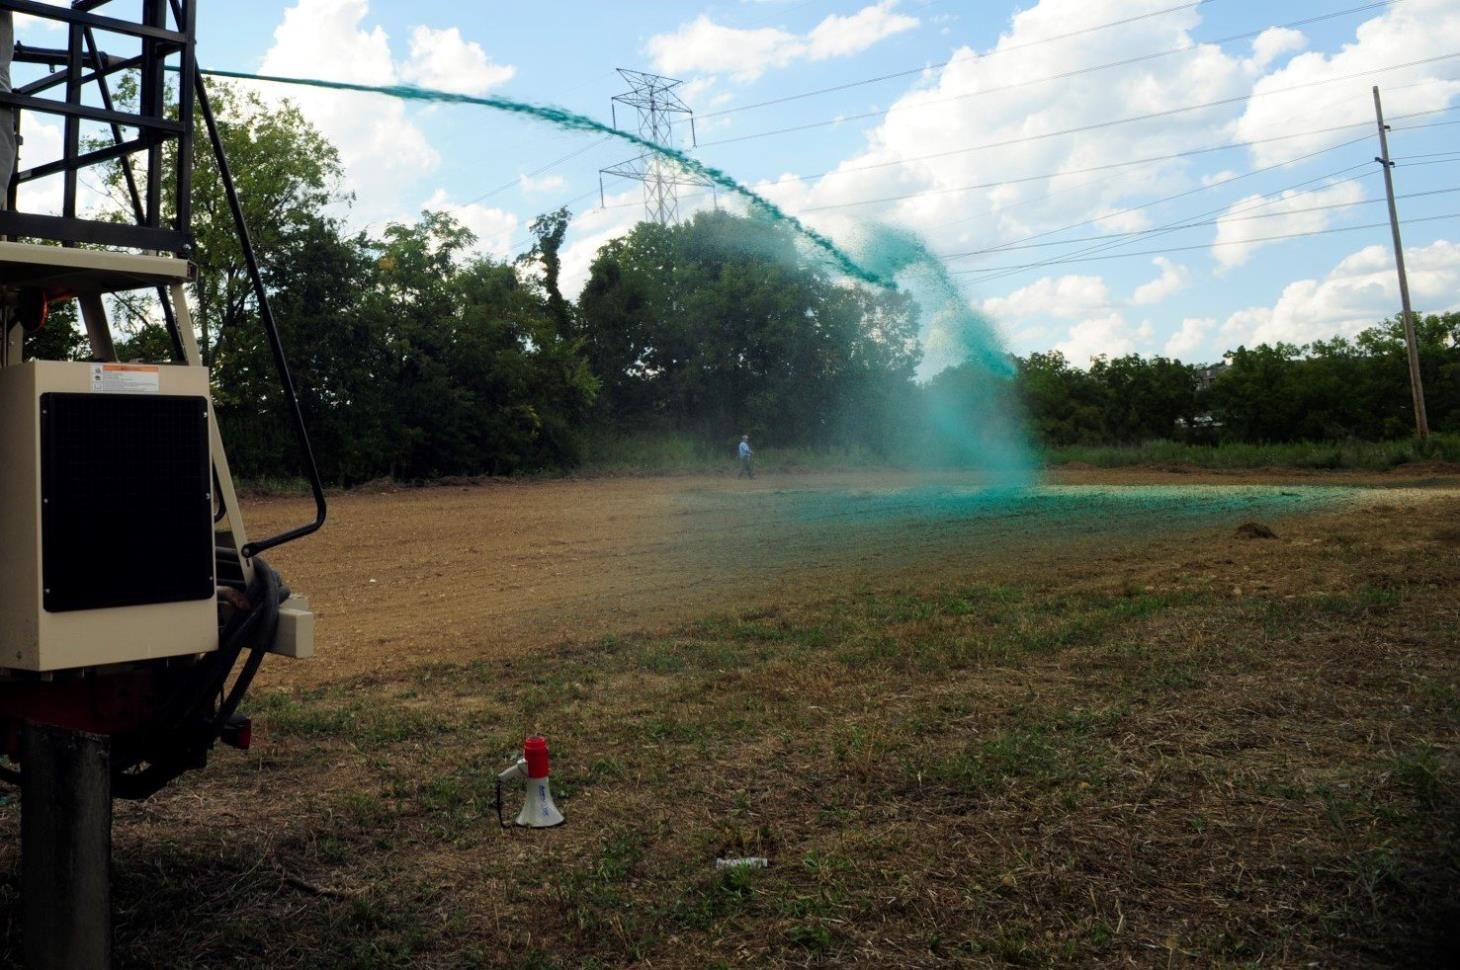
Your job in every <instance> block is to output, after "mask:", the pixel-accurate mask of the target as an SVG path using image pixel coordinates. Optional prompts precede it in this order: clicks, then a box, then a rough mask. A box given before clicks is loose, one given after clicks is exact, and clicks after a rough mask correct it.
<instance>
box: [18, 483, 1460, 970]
mask: <svg viewBox="0 0 1460 970" xmlns="http://www.w3.org/2000/svg"><path fill="white" fill-rule="evenodd" d="M248 511H249V513H250V527H251V530H252V532H253V533H254V534H255V535H263V534H265V533H267V532H270V531H271V530H273V529H275V528H282V527H285V526H289V525H294V524H297V523H298V522H300V521H303V520H304V519H305V518H307V515H308V511H309V507H308V504H307V503H304V502H300V501H298V500H294V499H263V500H256V501H254V502H252V503H250V507H249V510H248ZM1248 523H1257V524H1260V525H1263V526H1266V527H1268V528H1269V529H1270V530H1271V532H1272V533H1273V537H1271V538H1259V537H1254V536H1257V535H1261V533H1262V530H1260V529H1241V528H1240V527H1242V526H1244V525H1246V524H1248ZM272 560H273V562H274V564H275V565H276V566H277V567H278V568H279V569H280V570H281V572H283V573H284V575H285V577H286V578H287V580H288V581H289V582H290V583H291V584H292V585H293V586H295V587H296V588H298V589H299V590H301V591H305V592H308V593H309V595H310V596H311V598H312V599H313V602H314V604H315V607H316V610H317V612H318V615H319V622H320V628H319V641H318V647H319V656H318V658H317V659H315V660H313V661H309V662H290V661H285V660H282V659H273V660H271V661H270V663H268V664H267V665H266V666H265V674H264V675H263V676H262V677H261V678H260V682H259V683H258V685H257V686H256V688H255V691H254V692H253V694H252V695H251V698H250V704H249V708H250V712H251V713H252V714H253V716H254V717H255V725H256V730H255V748H254V750H253V751H251V752H250V753H248V754H246V755H245V754H240V753H237V752H232V751H220V752H218V753H217V754H216V755H215V758H214V763H213V764H212V765H210V766H209V768H208V769H207V770H206V771H203V772H199V773H196V774H193V775H190V776H188V777H187V778H185V779H183V780H182V781H181V782H179V783H178V784H177V785H175V786H174V787H172V788H170V789H169V790H167V791H165V792H164V793H162V794H161V795H159V796H157V797H156V798H154V799H152V800H150V801H148V802H146V803H142V804H140V805H137V804H119V805H118V811H117V826H116V868H115V874H116V893H117V907H118V932H117V936H118V962H119V964H120V965H122V966H137V967H151V966H167V967H221V966H226V967H232V966H239V967H243V966H248V967H265V966H267V967H274V966H278V967H452V968H456V967H463V968H464V967H477V966H502V967H517V968H540V967H542V968H550V967H563V968H567V967H618V966H645V967H687V968H688V967H716V966H719V967H730V966H869V967H924V966H979V967H983V966H1007V965H1016V966H1071V967H1084V966H1132V965H1134V966H1150V967H1173V966H1184V967H1239V966H1240V967H1247V966H1262V967H1268V966H1280V967H1288V966H1291V967H1306V966H1426V967H1428V966H1446V965H1455V963H1454V962H1453V961H1454V960H1455V958H1456V955H1457V953H1460V950H1457V949H1456V944H1457V939H1456V936H1455V931H1454V926H1455V925H1457V919H1460V888H1457V887H1460V878H1457V876H1460V831H1457V821H1456V820H1457V818H1460V813H1457V806H1460V786H1457V778H1460V772H1457V758H1456V752H1457V748H1456V744H1457V742H1460V687H1457V676H1456V670H1457V661H1460V637H1457V632H1456V631H1457V629H1460V607H1457V600H1456V591H1457V589H1460V476H1456V475H1455V473H1454V470H1447V469H1431V470H1428V471H1423V472H1419V473H1413V472H1412V473H1410V474H1408V475H1376V476H1358V475H1327V476H1323V475H1303V474H1296V473H1284V472H1272V473H1260V474H1250V475H1219V476H1213V475H1196V474H1183V473H1179V472H1160V471H1122V472H1103V471H1101V472H1097V471H1073V472H1067V473H1064V474H1062V475H1060V476H1057V477H1055V478H1054V479H1052V480H1051V481H1049V482H1047V483H1046V484H1045V485H1044V486H1041V488H1040V489H1038V490H1036V491H1035V492H1033V493H1030V494H1027V495H1022V496H1018V497H1010V496H990V495H988V494H987V493H984V492H982V491H980V490H979V489H978V488H977V484H976V483H974V482H970V481H969V480H967V479H964V478H960V477H957V476H926V475H924V476H914V475H906V474H901V473H891V472H868V473H862V474H840V475H831V474H827V475H815V476H794V477H780V478H772V477H767V478H763V479H760V480H757V481H755V482H753V483H748V482H736V481H735V480H734V479H732V478H729V477H725V478H679V479H672V478H665V479H612V480H599V481H563V482H544V483H520V484H494V483H488V484H466V485H459V486H449V487H435V488H428V489H419V490H394V489H375V490H363V491H359V492H356V493H352V494H348V495H341V496H338V497H336V498H335V499H334V501H333V504H332V510H331V521H330V524H329V526H328V527H327V529H326V531H325V532H324V533H322V534H320V535H318V536H316V537H313V538H311V539H309V540H306V541H303V542H300V543H297V544H295V545H293V546H289V547H287V548H285V549H281V550H279V551H278V552H277V553H276V554H275V555H274V556H273V557H272ZM526 731H543V732H545V733H547V734H548V735H549V737H550V739H551V741H552V745H553V751H554V759H555V760H554V776H553V783H554V786H555V792H556V794H557V795H558V797H559V800H560V803H561V806H562V808H563V811H564V812H565V814H566V815H567V817H568V819H569V822H568V824H567V825H566V826H565V827H563V828H560V829H555V830H551V831H540V832H522V831H503V830H502V829H500V828H499V827H498V825H497V812H496V809H495V805H494V800H495V791H494V787H493V779H494V778H495V775H496V772H497V771H498V770H500V769H501V768H502V767H505V765H506V764H507V763H508V762H509V759H510V757H511V752H512V749H513V746H514V744H520V739H521V737H522V736H523V733H524V732H526ZM518 797H520V796H519V795H518V794H517V793H509V795H508V800H509V803H513V804H515V800H516V799H517V798H518ZM11 811H12V812H13V810H11ZM0 832H3V833H4V834H5V835H7V836H9V838H8V839H7V840H6V842H5V844H7V845H8V846H9V848H8V849H0V857H3V858H0V872H3V873H7V874H8V875H6V876H4V877H3V879H0V920H3V921H4V923H3V926H4V934H3V937H0V959H3V958H5V957H7V956H10V955H13V954H14V953H15V952H16V946H17V943H18V935H17V933H18V931H17V930H16V927H15V918H16V915H17V913H18V907H17V901H16V887H15V880H14V874H13V870H14V868H15V852H14V843H15V819H14V816H13V814H10V815H5V816H4V817H0ZM745 855H754V856H764V857H766V858H768V859H769V861H770V865H769V868H766V869H761V870H733V869H732V870H716V869H715V868H714V861H715V860H716V859H717V858H720V857H725V856H745Z"/></svg>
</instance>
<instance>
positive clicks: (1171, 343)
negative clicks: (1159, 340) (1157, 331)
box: [1164, 317, 1217, 363]
mask: <svg viewBox="0 0 1460 970" xmlns="http://www.w3.org/2000/svg"><path fill="white" fill-rule="evenodd" d="M1216 329H1217V321H1215V320H1213V319H1211V318H1210V317H1204V318H1198V317H1187V318H1186V319H1185V320H1182V321H1181V329H1180V330H1178V331H1176V333H1174V334H1172V335H1171V337H1170V339H1169V340H1167V341H1166V347H1165V351H1164V352H1165V354H1166V356H1167V357H1172V358H1175V359H1176V360H1182V361H1186V362H1187V363H1193V362H1194V361H1195V360H1196V359H1198V357H1199V355H1200V354H1201V353H1202V351H1204V350H1208V351H1209V348H1208V347H1207V341H1208V339H1209V338H1210V337H1211V335H1212V333H1213V332H1214V331H1215V330H1216Z"/></svg>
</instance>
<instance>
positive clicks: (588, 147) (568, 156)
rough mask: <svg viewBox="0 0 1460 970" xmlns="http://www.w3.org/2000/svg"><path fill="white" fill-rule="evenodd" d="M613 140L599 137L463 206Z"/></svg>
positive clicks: (489, 196)
mask: <svg viewBox="0 0 1460 970" xmlns="http://www.w3.org/2000/svg"><path fill="white" fill-rule="evenodd" d="M611 140H612V136H611V135H605V136H604V137H602V138H600V139H598V140H597V141H595V142H592V143H591V144H589V145H586V146H584V147H582V148H578V149H575V150H573V151H571V152H569V153H568V154H566V155H564V156H562V157H561V158H555V159H553V160H552V161H551V162H548V163H547V164H546V165H542V166H540V167H538V168H535V169H533V170H532V171H530V172H528V173H526V174H525V175H519V176H517V177H516V178H515V179H513V180H512V181H510V182H503V183H502V184H501V185H499V186H497V187H496V188H495V189H491V190H489V191H486V192H483V193H482V194H481V195H479V196H477V197H476V198H475V199H472V200H470V201H468V202H463V203H462V205H463V206H468V205H475V204H476V203H478V202H481V201H482V200H484V199H490V198H491V197H492V196H494V195H499V194H500V193H502V192H505V191H507V190H508V189H510V188H512V187H513V186H514V185H520V184H521V183H522V180H523V179H530V178H535V177H537V176H539V175H541V174H542V173H543V172H547V171H550V170H551V169H554V168H557V167H558V166H559V165H561V164H563V163H564V162H570V161H572V160H573V159H575V158H577V157H579V156H580V155H586V154H588V153H589V152H591V151H592V150H593V149H595V148H597V147H599V146H600V145H606V144H608V142H609V141H611ZM589 194H590V195H591V194H592V193H589Z"/></svg>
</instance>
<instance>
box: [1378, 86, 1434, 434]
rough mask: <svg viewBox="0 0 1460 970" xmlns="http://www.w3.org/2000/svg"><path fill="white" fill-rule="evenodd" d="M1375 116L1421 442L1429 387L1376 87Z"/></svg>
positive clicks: (1427, 431) (1427, 427) (1427, 421)
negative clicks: (1423, 376) (1421, 360)
mask: <svg viewBox="0 0 1460 970" xmlns="http://www.w3.org/2000/svg"><path fill="white" fill-rule="evenodd" d="M1374 115H1375V117H1377V118H1378V119H1379V151H1380V152H1381V153H1382V154H1380V156H1379V157H1378V158H1376V159H1374V161H1376V162H1378V163H1379V164H1380V165H1382V166H1383V167H1384V191H1385V192H1387V193H1388V194H1389V227H1390V228H1391V229H1392V230H1393V231H1394V263H1395V265H1396V266H1397V267H1398V268H1399V302H1400V305H1401V307H1402V308H1403V312H1404V342H1405V344H1406V345H1407V346H1408V347H1409V392H1410V394H1411V396H1412V397H1413V399H1414V428H1415V432H1416V433H1417V434H1418V435H1419V437H1420V440H1421V441H1423V440H1424V439H1426V438H1428V437H1429V436H1430V419H1429V416H1428V415H1426V414H1425V387H1424V381H1423V379H1421V377H1420V372H1419V338H1418V336H1417V335H1416V334H1415V331H1414V311H1413V310H1412V309H1410V306H1409V277H1408V275H1406V274H1405V272H1404V243H1403V241H1402V240H1401V239H1400V238H1399V210H1398V209H1396V208H1395V207H1394V163H1393V162H1391V161H1390V160H1389V126H1388V125H1386V124H1384V106H1383V105H1382V104H1381V103H1380V102H1379V86H1378V85H1377V84H1376V85H1374Z"/></svg>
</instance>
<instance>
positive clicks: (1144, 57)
mask: <svg viewBox="0 0 1460 970" xmlns="http://www.w3.org/2000/svg"><path fill="white" fill-rule="evenodd" d="M1400 2H1403V0H1380V2H1376V3H1369V4H1365V5H1363V6H1360V7H1351V8H1349V9H1347V10H1340V11H1336V12H1334V13H1329V14H1323V15H1321V16H1317V17H1308V18H1305V19H1303V20H1294V21H1292V22H1290V23H1286V24H1275V25H1273V26H1270V27H1263V28H1260V29H1258V30H1250V31H1246V32H1244V33H1240V34H1232V35H1231V36H1229V37H1219V38H1217V39H1216V40H1211V41H1205V42H1203V43H1201V44H1196V45H1188V46H1186V47H1172V48H1168V49H1166V50H1162V51H1154V52H1152V53H1149V54H1140V55H1137V56H1135V57H1127V58H1125V59H1123V60H1119V61H1111V62H1109V63H1106V64H1095V65H1091V66H1090V67H1082V68H1076V69H1074V70H1069V71H1063V72H1061V73H1059V74H1050V75H1047V76H1045V77H1038V78H1030V79H1029V80H1025V81H1016V82H1014V83H1012V84H1002V85H999V86H997V87H991V88H981V89H979V90H977V91H970V92H968V93H967V94H957V95H953V96H951V97H947V98H938V99H936V100H932V101H923V102H921V103H920V104H918V105H917V107H920V108H922V107H930V106H934V105H940V104H950V103H952V102H954V101H965V100H967V99H969V98H978V97H983V96H985V95H989V94H998V93H1000V92H1003V91H1012V90H1015V89H1017V88H1024V87H1030V86H1032V85H1036V84H1047V83H1049V82H1050V81H1065V80H1068V79H1070V78H1072V77H1079V76H1080V75H1083V74H1094V73H1097V72H1099V71H1108V70H1110V69H1112V68H1117V67H1129V66H1130V65H1132V64H1140V63H1143V62H1145V61H1154V60H1158V59H1160V58H1163V57H1171V56H1173V55H1176V54H1190V53H1193V52H1195V51H1200V50H1201V48H1202V47H1203V46H1205V45H1216V46H1221V45H1223V44H1230V43H1232V42H1234V41H1239V40H1248V39H1250V38H1253V37H1257V36H1260V35H1261V34H1263V33H1266V32H1267V31H1269V30H1281V29H1292V28H1296V27H1301V26H1305V25H1308V24H1312V23H1316V22H1319V21H1323V20H1333V19H1335V18H1338V17H1346V16H1349V15H1351V14H1354V13H1362V12H1367V11H1370V10H1375V9H1377V8H1379V7H1388V6H1391V5H1392V4H1394V3H1400ZM893 110H895V108H887V109H885V110H879V111H866V112H863V113H861V114H854V115H841V116H839V117H836V118H828V119H825V120H823V121H812V122H807V123H805V124H800V125H792V126H790V127H788V128H777V129H773V130H771V131H761V132H753V133H751V134H748V135H737V136H735V137H734V138H722V139H720V140H718V141H707V142H702V143H701V144H700V147H701V148H712V147H714V146H716V145H730V144H734V143H736V142H742V141H751V140H753V139H757V138H769V137H771V136H773V135H784V134H791V133H795V132H799V131H810V130H812V129H816V128H828V127H831V126H834V125H840V124H844V123H846V122H849V121H863V120H866V119H868V118H881V117H886V116H887V115H889V114H891V113H892V111H893ZM705 117H709V116H708V115H706V116H705Z"/></svg>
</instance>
